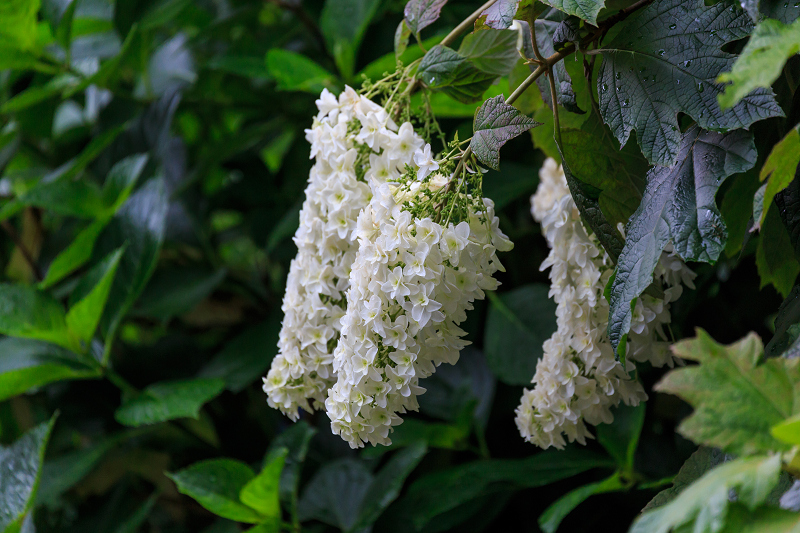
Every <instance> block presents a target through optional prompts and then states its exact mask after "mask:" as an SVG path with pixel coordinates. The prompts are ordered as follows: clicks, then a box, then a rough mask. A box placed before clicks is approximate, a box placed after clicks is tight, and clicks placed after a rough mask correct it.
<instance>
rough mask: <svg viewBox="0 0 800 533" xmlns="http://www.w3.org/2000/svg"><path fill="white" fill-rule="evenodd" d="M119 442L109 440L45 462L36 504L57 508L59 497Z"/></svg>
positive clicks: (113, 439) (116, 439)
mask: <svg viewBox="0 0 800 533" xmlns="http://www.w3.org/2000/svg"><path fill="white" fill-rule="evenodd" d="M119 440H120V439H119V438H107V439H104V440H102V441H100V442H99V443H97V444H95V445H94V446H90V447H88V448H86V449H83V450H76V451H73V452H70V453H67V454H64V455H61V456H60V457H58V458H57V459H54V460H48V461H45V463H44V466H43V467H42V479H41V483H40V485H39V492H38V493H37V494H36V504H37V505H39V504H44V505H48V506H50V507H54V506H56V505H57V503H58V500H59V497H60V496H61V495H62V494H64V493H65V492H66V491H67V490H69V489H70V488H71V487H73V486H74V485H75V484H77V483H78V482H79V481H80V480H81V479H83V478H84V477H86V475H87V474H88V473H89V472H91V471H92V470H93V469H94V467H95V466H97V464H98V463H99V462H100V460H101V459H102V458H103V457H104V456H105V455H106V454H107V453H108V452H109V450H111V449H112V448H113V447H114V446H116V445H117V444H118V442H119Z"/></svg>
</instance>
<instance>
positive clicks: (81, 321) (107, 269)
mask: <svg viewBox="0 0 800 533" xmlns="http://www.w3.org/2000/svg"><path fill="white" fill-rule="evenodd" d="M124 251H125V248H124V247H123V248H120V249H119V250H117V251H116V252H112V253H111V254H110V255H109V256H108V257H106V258H105V259H103V260H102V261H101V262H100V263H98V264H97V265H95V267H94V268H93V269H92V270H91V271H89V273H88V274H87V275H86V279H88V280H92V281H94V280H97V282H96V283H94V286H93V287H92V288H91V289H90V290H89V291H88V292H87V293H86V296H84V297H83V298H82V299H81V300H80V301H78V302H77V303H75V305H73V306H72V307H70V309H69V312H68V313H67V317H66V320H67V328H68V329H69V331H70V333H71V334H72V335H74V336H75V337H76V338H77V339H78V340H79V341H81V342H83V343H86V344H88V343H89V342H90V341H91V340H92V337H94V332H95V330H96V329H97V324H98V323H99V322H100V317H101V316H102V315H103V309H105V306H106V301H107V300H108V293H109V292H110V291H111V284H112V282H113V281H114V274H116V272H117V266H118V265H119V261H120V258H121V257H122V254H123V253H124ZM81 292H83V291H81Z"/></svg>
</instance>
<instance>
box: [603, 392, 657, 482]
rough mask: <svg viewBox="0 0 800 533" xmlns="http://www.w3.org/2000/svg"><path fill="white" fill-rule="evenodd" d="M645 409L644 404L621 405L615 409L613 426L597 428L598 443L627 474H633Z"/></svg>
mask: <svg viewBox="0 0 800 533" xmlns="http://www.w3.org/2000/svg"><path fill="white" fill-rule="evenodd" d="M645 408H646V405H645V403H644V402H641V403H640V404H639V405H637V406H635V407H633V406H629V405H620V406H619V407H617V408H616V409H614V422H613V423H612V424H601V425H599V426H597V427H596V428H595V431H596V432H597V442H599V443H600V444H601V445H602V446H603V448H605V449H606V451H607V452H608V453H609V455H611V457H613V458H614V460H615V461H616V462H617V465H619V467H620V468H621V469H623V471H625V472H633V456H634V454H635V453H636V446H638V444H639V436H640V435H641V433H642V426H643V425H644V413H645V410H646V409H645Z"/></svg>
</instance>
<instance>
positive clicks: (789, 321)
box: [764, 285, 800, 357]
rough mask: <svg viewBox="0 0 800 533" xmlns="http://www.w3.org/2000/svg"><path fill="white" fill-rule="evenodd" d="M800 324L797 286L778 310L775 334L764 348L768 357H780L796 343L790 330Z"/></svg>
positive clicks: (799, 298)
mask: <svg viewBox="0 0 800 533" xmlns="http://www.w3.org/2000/svg"><path fill="white" fill-rule="evenodd" d="M798 322H800V285H795V286H794V287H793V288H792V291H791V292H790V293H789V295H788V296H787V297H786V299H785V300H784V301H783V302H781V306H780V307H779V308H778V314H777V316H776V317H775V333H774V334H773V336H772V339H770V341H769V342H768V343H767V346H766V347H765V348H764V353H765V354H766V356H767V357H778V356H780V355H781V354H782V353H783V352H784V351H785V350H786V349H787V348H788V347H789V345H790V344H791V343H792V342H793V341H794V336H793V335H791V333H790V331H789V329H790V328H791V326H793V325H794V324H797V323H798Z"/></svg>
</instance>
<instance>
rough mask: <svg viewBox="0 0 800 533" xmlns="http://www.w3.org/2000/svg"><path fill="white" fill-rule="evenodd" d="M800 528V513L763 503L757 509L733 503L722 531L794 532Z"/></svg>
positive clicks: (738, 532)
mask: <svg viewBox="0 0 800 533" xmlns="http://www.w3.org/2000/svg"><path fill="white" fill-rule="evenodd" d="M798 528H800V513H797V512H793V511H786V510H783V509H779V508H777V507H770V506H766V505H762V506H760V507H756V508H755V509H751V508H749V507H748V506H747V505H746V504H741V503H732V504H731V505H730V506H729V507H728V512H727V514H726V515H725V528H724V529H722V530H720V533H794V532H795V531H798Z"/></svg>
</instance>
